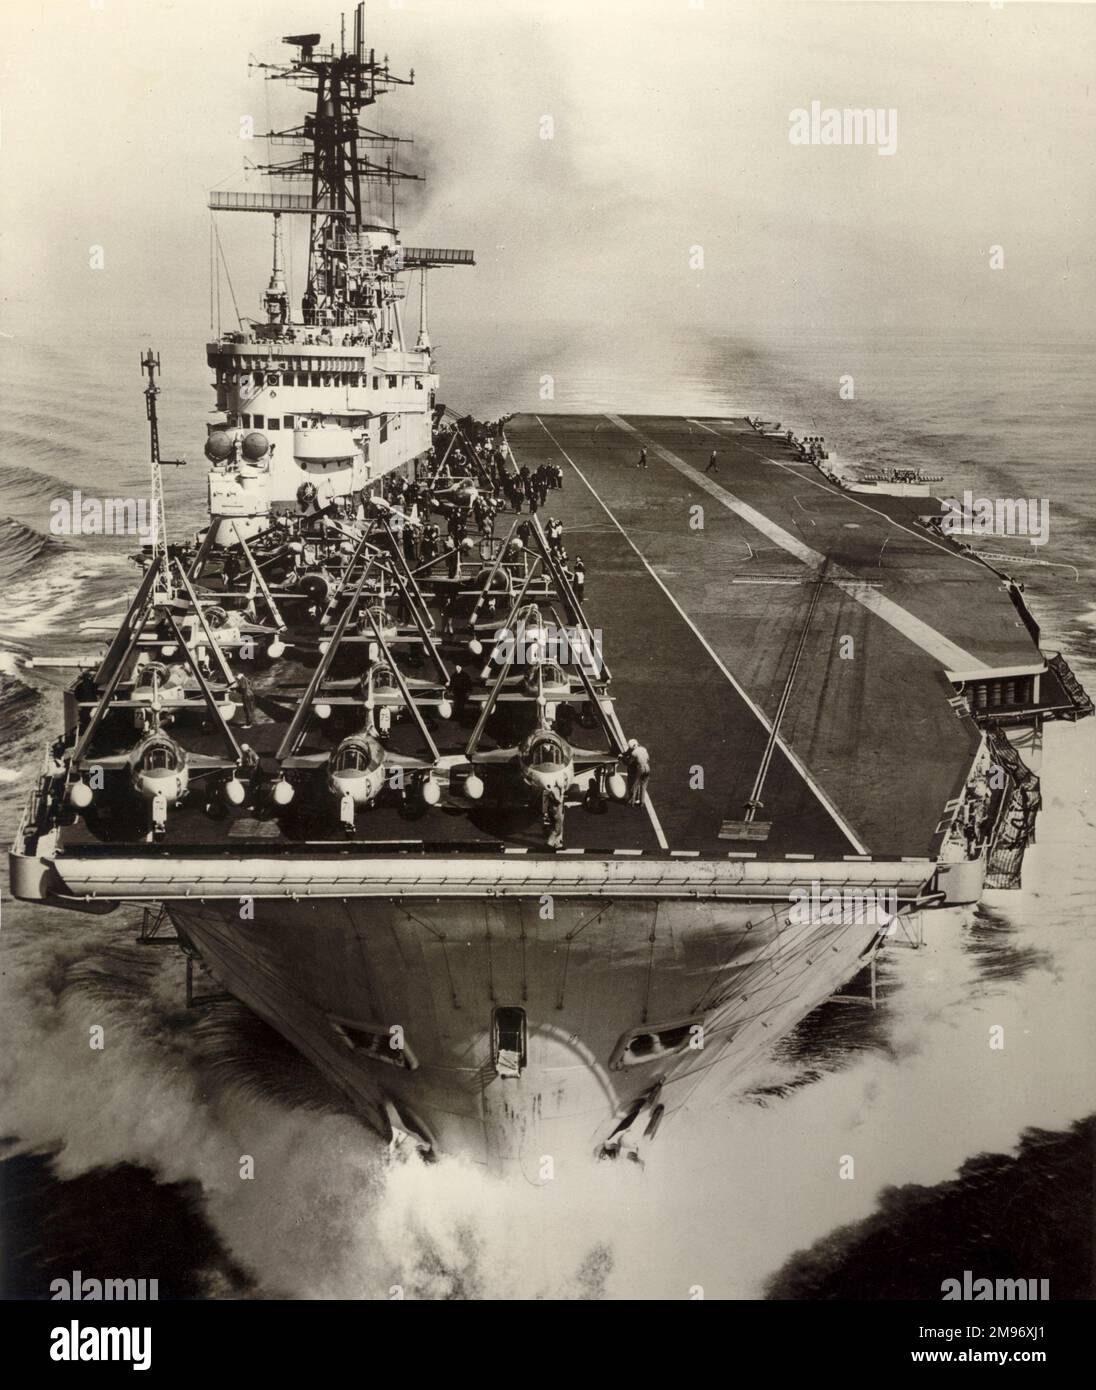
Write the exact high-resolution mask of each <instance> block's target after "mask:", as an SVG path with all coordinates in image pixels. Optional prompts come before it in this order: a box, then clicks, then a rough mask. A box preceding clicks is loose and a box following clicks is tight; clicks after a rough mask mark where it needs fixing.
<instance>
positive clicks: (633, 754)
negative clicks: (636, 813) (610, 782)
mask: <svg viewBox="0 0 1096 1390" xmlns="http://www.w3.org/2000/svg"><path fill="white" fill-rule="evenodd" d="M624 764H625V766H626V767H627V769H628V800H629V802H630V803H631V804H632V805H633V806H642V805H643V794H644V792H645V791H646V790H647V779H648V778H649V777H650V775H651V755H650V754H649V753H648V752H647V750H646V748H644V746H643V745H642V743H639V742H637V741H636V740H635V739H634V738H630V739H629V740H628V747H627V748H626V749H625V752H624Z"/></svg>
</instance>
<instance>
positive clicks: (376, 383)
mask: <svg viewBox="0 0 1096 1390" xmlns="http://www.w3.org/2000/svg"><path fill="white" fill-rule="evenodd" d="M380 389H381V379H380V377H379V376H375V377H374V378H373V390H374V391H379V390H380Z"/></svg>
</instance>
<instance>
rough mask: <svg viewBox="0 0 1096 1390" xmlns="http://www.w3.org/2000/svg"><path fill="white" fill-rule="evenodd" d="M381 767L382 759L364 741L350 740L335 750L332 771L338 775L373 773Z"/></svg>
mask: <svg viewBox="0 0 1096 1390" xmlns="http://www.w3.org/2000/svg"><path fill="white" fill-rule="evenodd" d="M380 765H381V757H380V755H379V754H378V752H377V750H376V749H375V748H373V746H372V745H371V744H369V743H367V742H366V741H365V740H364V739H350V740H348V741H347V742H346V743H344V744H342V746H341V747H339V748H337V749H336V750H335V756H334V757H333V758H332V760H331V771H332V772H338V773H354V772H373V771H374V770H375V769H376V768H378V767H380Z"/></svg>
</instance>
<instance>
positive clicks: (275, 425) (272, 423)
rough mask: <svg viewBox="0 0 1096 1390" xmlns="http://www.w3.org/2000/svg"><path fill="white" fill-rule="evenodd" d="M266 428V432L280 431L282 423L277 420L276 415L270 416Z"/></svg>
mask: <svg viewBox="0 0 1096 1390" xmlns="http://www.w3.org/2000/svg"><path fill="white" fill-rule="evenodd" d="M266 427H267V429H268V430H280V429H281V427H282V422H281V421H280V420H279V419H278V417H277V416H276V415H272V416H271V417H270V419H269V420H268V421H267V422H266Z"/></svg>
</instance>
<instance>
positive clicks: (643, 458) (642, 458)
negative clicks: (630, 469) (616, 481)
mask: <svg viewBox="0 0 1096 1390" xmlns="http://www.w3.org/2000/svg"><path fill="white" fill-rule="evenodd" d="M636 467H637V468H646V467H647V450H646V449H645V448H644V449H640V451H639V458H637V459H636Z"/></svg>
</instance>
